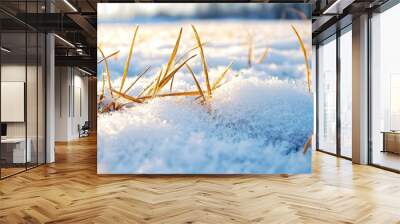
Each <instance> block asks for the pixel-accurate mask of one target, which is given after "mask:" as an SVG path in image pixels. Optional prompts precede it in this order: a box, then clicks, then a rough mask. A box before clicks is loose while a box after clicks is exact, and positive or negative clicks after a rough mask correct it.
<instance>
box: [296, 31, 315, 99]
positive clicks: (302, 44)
mask: <svg viewBox="0 0 400 224" xmlns="http://www.w3.org/2000/svg"><path fill="white" fill-rule="evenodd" d="M292 29H293V31H294V33H295V34H296V37H297V40H298V42H299V44H300V47H301V50H302V52H303V56H304V62H305V64H306V78H307V84H308V91H309V92H311V71H310V65H309V63H308V57H307V50H306V48H305V46H304V42H303V40H302V39H301V37H300V34H299V32H297V29H296V27H294V26H293V25H292Z"/></svg>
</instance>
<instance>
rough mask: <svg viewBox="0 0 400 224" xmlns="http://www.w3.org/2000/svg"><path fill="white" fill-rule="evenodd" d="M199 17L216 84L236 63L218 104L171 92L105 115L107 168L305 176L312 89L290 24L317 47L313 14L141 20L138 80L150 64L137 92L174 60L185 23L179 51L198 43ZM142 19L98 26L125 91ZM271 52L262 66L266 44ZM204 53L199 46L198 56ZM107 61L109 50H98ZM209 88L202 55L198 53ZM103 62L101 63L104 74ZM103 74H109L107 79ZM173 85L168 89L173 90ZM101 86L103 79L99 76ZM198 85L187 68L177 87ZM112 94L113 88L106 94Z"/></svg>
mask: <svg viewBox="0 0 400 224" xmlns="http://www.w3.org/2000/svg"><path fill="white" fill-rule="evenodd" d="M190 24H194V25H195V26H196V28H197V30H198V31H199V34H200V37H201V39H202V42H205V43H206V44H205V46H204V51H205V55H206V59H207V65H208V67H209V76H210V81H211V83H213V81H214V80H215V79H216V78H217V77H218V76H219V75H220V74H221V72H222V71H223V70H224V69H225V67H226V66H227V65H228V64H229V63H230V62H231V61H233V66H232V69H231V70H230V71H229V73H228V74H227V75H226V79H224V81H223V83H225V82H226V84H224V85H222V86H221V87H220V88H218V89H217V90H215V91H214V92H213V97H212V100H210V106H209V109H207V108H206V107H204V106H202V105H200V104H198V103H197V102H195V101H194V99H193V98H192V97H169V98H168V97H163V98H156V99H154V100H150V101H148V102H147V103H145V104H133V105H131V106H129V107H125V108H124V109H123V110H121V111H115V112H111V113H105V114H99V116H98V172H99V173H115V174H129V173H304V172H310V171H311V150H308V152H307V153H305V154H303V145H304V143H305V142H306V141H307V138H308V136H309V135H310V134H311V132H312V117H313V116H312V113H313V108H312V105H313V103H312V96H311V94H310V93H309V92H308V90H307V84H306V78H305V64H304V58H303V55H302V52H301V51H300V48H299V45H298V42H297V39H296V36H295V35H294V33H293V31H292V29H291V26H290V25H294V26H296V28H297V29H298V30H299V32H300V34H301V36H302V38H303V40H304V41H305V43H306V47H307V48H308V51H309V52H310V51H311V23H310V22H309V21H304V22H303V21H299V22H296V21H260V20H201V21H200V20H197V21H174V22H161V23H160V22H158V23H145V24H143V25H141V26H140V28H139V32H138V39H137V45H136V46H135V49H134V53H133V58H132V60H131V67H130V70H129V78H128V79H127V80H126V82H125V88H126V87H127V86H128V85H130V83H132V82H133V80H134V79H135V78H136V74H138V73H140V72H141V71H143V70H144V69H145V68H146V67H147V66H151V69H150V71H149V72H148V73H147V74H146V75H145V77H143V78H142V79H140V80H139V82H138V83H137V84H136V85H135V87H134V88H133V89H132V90H131V91H130V93H129V94H130V95H132V96H136V95H138V94H139V93H140V92H141V91H142V90H143V88H145V87H146V86H147V85H148V84H149V83H150V82H151V81H152V80H153V79H154V77H155V75H156V74H157V73H158V72H159V70H160V68H161V65H163V64H166V63H167V62H168V58H169V56H170V54H171V52H172V49H173V46H174V44H175V41H176V38H177V36H178V33H179V29H180V27H182V28H183V36H182V40H181V44H180V47H179V51H178V56H177V57H178V58H179V57H180V56H181V55H182V54H183V53H185V52H186V51H187V50H188V49H191V48H193V47H195V46H196V42H195V39H194V36H193V31H192V29H191V27H190ZM134 27H135V24H110V23H104V24H101V23H100V24H99V25H98V44H99V46H100V47H101V48H102V49H103V50H104V52H105V54H106V55H108V54H111V53H113V52H114V51H116V50H120V53H119V54H118V57H115V58H114V59H112V60H110V61H109V62H110V70H111V77H112V80H113V87H114V88H116V89H118V88H119V85H120V79H121V74H122V71H123V68H124V65H125V62H126V57H127V54H128V51H129V45H130V42H131V39H132V35H133V30H134ZM249 35H250V36H253V43H254V59H253V66H251V67H249V66H248V44H247V40H248V36H249ZM266 47H269V48H270V51H269V54H268V56H267V58H266V59H265V60H264V61H263V62H262V63H260V64H256V62H257V61H258V59H259V57H260V56H261V55H262V53H263V52H264V50H265V48H266ZM192 54H198V50H195V51H193V52H192V53H191V55H192ZM99 59H100V57H99ZM188 64H189V65H191V66H192V67H193V70H194V72H195V74H196V77H197V78H198V80H199V81H200V84H201V86H202V88H203V90H205V89H206V87H205V86H206V85H205V80H204V76H203V73H202V67H201V60H200V57H199V55H198V56H197V57H195V58H194V59H193V60H190V61H189V63H188ZM102 68H103V66H100V67H99V69H98V70H99V77H100V72H101V71H102ZM99 80H100V79H99ZM167 86H168V87H165V88H164V89H163V90H162V91H161V92H169V84H168V85H167ZM98 89H99V91H100V89H101V82H99V83H98ZM186 90H196V86H195V83H194V81H193V79H192V77H191V75H190V73H189V72H188V71H187V70H186V69H185V68H183V69H181V70H180V71H179V72H178V73H177V74H176V75H175V80H174V85H173V91H174V92H181V91H186ZM106 92H107V91H106Z"/></svg>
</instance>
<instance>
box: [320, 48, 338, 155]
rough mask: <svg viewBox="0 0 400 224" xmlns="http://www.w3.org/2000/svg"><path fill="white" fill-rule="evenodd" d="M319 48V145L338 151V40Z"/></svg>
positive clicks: (324, 148) (327, 149) (328, 149)
mask: <svg viewBox="0 0 400 224" xmlns="http://www.w3.org/2000/svg"><path fill="white" fill-rule="evenodd" d="M318 50H319V61H318V82H319V83H318V84H319V85H318V90H319V91H318V108H319V109H318V115H319V116H318V117H319V118H318V147H319V149H321V150H324V151H327V152H331V153H336V40H332V41H330V42H328V43H326V44H324V45H320V47H319V48H318Z"/></svg>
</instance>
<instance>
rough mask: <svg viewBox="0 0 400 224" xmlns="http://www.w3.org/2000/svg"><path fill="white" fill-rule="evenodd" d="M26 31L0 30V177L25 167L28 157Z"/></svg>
mask: <svg viewBox="0 0 400 224" xmlns="http://www.w3.org/2000/svg"><path fill="white" fill-rule="evenodd" d="M25 38H26V34H25V33H24V32H21V33H2V34H1V44H2V47H3V48H4V47H6V48H7V49H9V51H8V52H7V51H2V57H1V107H0V109H1V123H2V126H3V129H5V131H3V132H4V133H3V134H2V140H1V161H2V169H1V176H2V177H5V176H9V175H12V174H15V173H18V172H21V171H24V170H25V165H26V164H25V163H26V161H29V160H30V153H31V151H30V150H29V149H30V148H29V147H28V151H27V150H26V149H27V144H26V120H25V113H24V112H25V111H24V109H25V89H26V43H25V41H26V39H25Z"/></svg>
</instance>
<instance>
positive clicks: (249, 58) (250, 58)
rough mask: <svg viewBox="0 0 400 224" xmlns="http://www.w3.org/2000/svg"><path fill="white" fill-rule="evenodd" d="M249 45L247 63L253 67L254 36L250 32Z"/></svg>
mask: <svg viewBox="0 0 400 224" xmlns="http://www.w3.org/2000/svg"><path fill="white" fill-rule="evenodd" d="M247 45H248V52H247V64H248V65H249V67H251V66H252V64H253V36H252V35H251V34H250V33H249V34H248V36H247Z"/></svg>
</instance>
